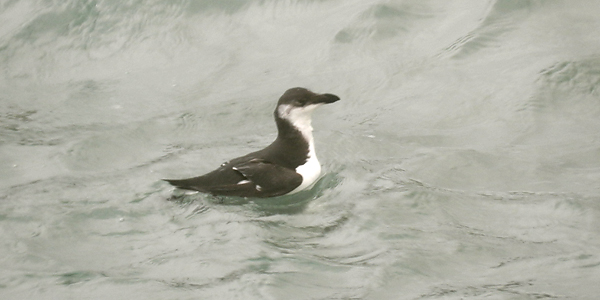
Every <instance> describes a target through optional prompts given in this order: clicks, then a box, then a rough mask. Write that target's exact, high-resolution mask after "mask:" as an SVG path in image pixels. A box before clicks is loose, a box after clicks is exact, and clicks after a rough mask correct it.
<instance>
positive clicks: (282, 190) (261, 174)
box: [232, 159, 302, 197]
mask: <svg viewBox="0 0 600 300" xmlns="http://www.w3.org/2000/svg"><path fill="white" fill-rule="evenodd" d="M232 169H233V170H235V171H237V172H239V173H240V174H242V175H243V176H244V177H245V178H246V179H247V180H248V181H249V182H247V183H242V184H241V185H244V184H248V185H252V186H253V187H254V189H255V190H256V191H257V192H258V195H257V196H258V197H272V196H279V195H283V194H287V193H289V192H291V191H292V190H294V189H295V188H297V187H298V186H299V185H300V184H301V183H302V176H301V175H300V174H298V173H296V171H295V170H292V169H288V168H286V167H282V166H280V165H276V164H272V163H270V162H268V161H266V160H263V159H251V160H249V161H246V162H242V163H239V164H236V165H235V166H233V167H232Z"/></svg>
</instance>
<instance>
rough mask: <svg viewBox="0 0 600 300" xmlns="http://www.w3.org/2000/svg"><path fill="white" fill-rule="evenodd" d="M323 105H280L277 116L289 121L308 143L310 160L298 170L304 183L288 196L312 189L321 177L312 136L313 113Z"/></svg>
mask: <svg viewBox="0 0 600 300" xmlns="http://www.w3.org/2000/svg"><path fill="white" fill-rule="evenodd" d="M321 105H322V104H313V105H308V106H305V107H297V106H292V105H285V104H284V105H280V106H279V107H278V108H277V114H278V115H279V117H280V118H282V119H285V120H287V121H289V122H290V123H291V124H292V125H293V126H294V127H295V128H296V129H298V131H300V133H301V134H302V136H303V137H304V139H306V141H307V142H308V160H307V161H306V162H305V163H304V164H303V165H300V166H298V167H297V168H296V172H297V173H298V174H300V175H302V183H301V184H300V185H299V186H298V187H297V188H295V189H294V190H293V191H291V192H289V193H288V194H293V193H296V192H299V191H301V190H304V189H306V188H308V187H310V186H311V185H312V184H313V183H314V182H315V181H317V179H318V178H319V175H321V164H320V163H319V160H318V159H317V153H316V152H315V142H314V139H313V135H312V131H313V128H312V112H313V111H314V110H315V108H317V107H319V106H321Z"/></svg>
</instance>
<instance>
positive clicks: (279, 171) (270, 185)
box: [165, 158, 302, 197]
mask: <svg viewBox="0 0 600 300" xmlns="http://www.w3.org/2000/svg"><path fill="white" fill-rule="evenodd" d="M165 180H166V181H168V182H169V183H170V184H172V185H174V186H176V187H178V188H182V189H188V190H195V191H201V192H205V193H211V194H213V195H222V196H238V197H274V196H280V195H284V194H287V193H289V192H291V191H292V190H294V189H295V188H296V187H298V186H299V185H300V184H301V183H302V176H301V175H300V174H298V173H296V171H294V170H292V169H288V168H285V167H282V166H279V165H275V164H272V163H270V162H268V161H266V160H263V159H257V158H255V159H250V160H241V161H240V160H237V161H236V160H233V161H231V162H228V163H225V164H223V165H222V166H221V167H220V168H218V169H216V170H214V171H212V172H210V173H208V174H205V175H202V176H198V177H194V178H188V179H180V180H173V179H165Z"/></svg>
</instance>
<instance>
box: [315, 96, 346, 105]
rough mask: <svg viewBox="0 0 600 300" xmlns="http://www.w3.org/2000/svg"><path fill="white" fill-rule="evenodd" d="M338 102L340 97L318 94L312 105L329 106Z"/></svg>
mask: <svg viewBox="0 0 600 300" xmlns="http://www.w3.org/2000/svg"><path fill="white" fill-rule="evenodd" d="M338 100H340V97H338V96H336V95H334V94H320V95H317V96H316V97H315V98H314V100H313V103H324V104H329V103H333V102H336V101H338Z"/></svg>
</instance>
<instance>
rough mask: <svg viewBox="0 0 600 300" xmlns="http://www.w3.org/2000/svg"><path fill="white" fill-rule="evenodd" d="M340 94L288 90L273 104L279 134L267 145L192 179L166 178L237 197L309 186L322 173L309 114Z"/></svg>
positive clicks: (181, 185) (182, 186)
mask: <svg viewBox="0 0 600 300" xmlns="http://www.w3.org/2000/svg"><path fill="white" fill-rule="evenodd" d="M338 100H340V98H339V97H338V96H336V95H333V94H316V93H313V92H311V91H309V90H307V89H305V88H300V87H296V88H291V89H289V90H287V91H286V92H285V93H284V94H283V95H282V96H281V98H279V102H277V107H276V108H275V112H274V115H275V123H276V124H277V131H278V134H277V138H276V139H275V141H273V143H271V144H270V145H269V146H268V147H266V148H264V149H262V150H260V151H256V152H252V153H250V154H247V155H244V156H241V157H238V158H235V159H232V160H230V161H227V162H224V163H223V164H221V166H220V167H219V168H217V169H216V170H214V171H212V172H210V173H207V174H205V175H202V176H198V177H193V178H188V179H164V180H165V181H167V182H169V183H170V184H172V185H173V186H175V187H178V188H180V189H186V190H193V191H199V192H204V193H210V194H213V195H223V196H238V197H262V198H264V197H274V196H281V195H287V194H293V193H296V192H299V191H301V190H303V189H306V188H307V187H310V186H311V185H312V184H313V183H314V182H315V181H316V180H317V178H318V177H319V175H320V173H321V165H320V164H319V161H318V160H317V155H316V153H315V145H314V140H313V135H312V130H313V128H312V126H311V114H312V112H313V110H314V109H315V108H317V107H319V106H321V105H323V104H328V103H333V102H336V101H338Z"/></svg>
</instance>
